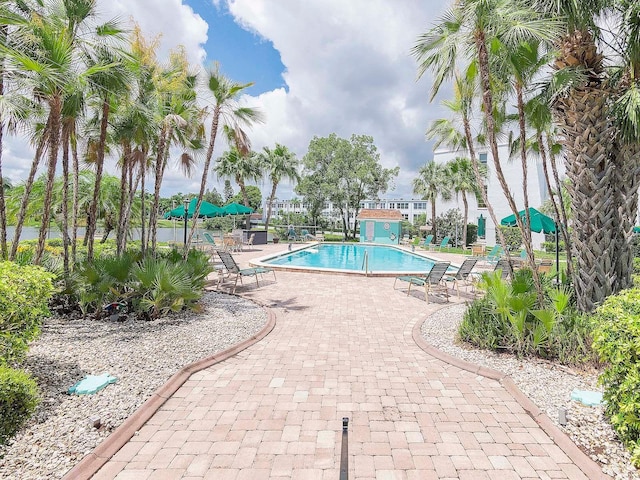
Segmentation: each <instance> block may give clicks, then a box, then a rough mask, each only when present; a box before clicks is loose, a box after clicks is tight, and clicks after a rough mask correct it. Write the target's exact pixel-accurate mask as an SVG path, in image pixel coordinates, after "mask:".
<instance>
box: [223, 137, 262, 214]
mask: <svg viewBox="0 0 640 480" xmlns="http://www.w3.org/2000/svg"><path fill="white" fill-rule="evenodd" d="M260 167H261V165H260V160H259V158H258V155H257V154H256V153H255V152H250V153H249V154H247V155H242V154H241V153H240V152H239V151H238V149H237V148H236V147H235V146H233V147H231V148H230V149H229V150H227V151H226V152H224V153H223V154H222V155H221V156H220V158H218V159H217V160H216V166H215V167H214V171H215V172H216V174H217V175H218V176H219V177H228V178H233V179H234V180H235V182H236V183H237V184H238V187H240V193H241V194H242V203H243V204H244V205H246V206H247V207H248V206H249V197H248V196H247V188H246V181H247V180H249V181H256V180H258V179H260V177H261V176H262V171H261V168H260Z"/></svg>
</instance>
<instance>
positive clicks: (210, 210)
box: [163, 198, 228, 219]
mask: <svg viewBox="0 0 640 480" xmlns="http://www.w3.org/2000/svg"><path fill="white" fill-rule="evenodd" d="M197 201H198V199H197V198H192V199H191V201H190V202H189V209H188V210H187V218H192V217H193V212H195V210H196V202H197ZM225 215H228V213H225V212H224V211H223V210H222V208H221V207H219V206H217V205H214V204H213V203H209V202H205V201H204V200H203V201H202V203H201V204H200V212H199V213H198V218H211V217H224V216H225ZM163 216H164V218H169V219H170V218H184V205H181V206H179V207H177V208H174V209H173V210H171V211H170V212H167V213H165V214H164V215H163Z"/></svg>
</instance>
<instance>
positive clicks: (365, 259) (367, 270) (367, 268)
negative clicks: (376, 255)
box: [361, 250, 369, 277]
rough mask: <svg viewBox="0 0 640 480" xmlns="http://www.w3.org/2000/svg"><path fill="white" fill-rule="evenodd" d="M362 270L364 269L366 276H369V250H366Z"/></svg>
mask: <svg viewBox="0 0 640 480" xmlns="http://www.w3.org/2000/svg"><path fill="white" fill-rule="evenodd" d="M361 270H364V274H365V276H367V277H368V276H369V252H368V251H367V250H365V251H364V258H363V259H362V267H361Z"/></svg>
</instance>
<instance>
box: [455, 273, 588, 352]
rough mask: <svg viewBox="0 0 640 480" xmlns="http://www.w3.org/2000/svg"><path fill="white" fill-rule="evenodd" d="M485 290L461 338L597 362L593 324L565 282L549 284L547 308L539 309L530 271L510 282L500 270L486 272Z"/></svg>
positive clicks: (466, 318) (497, 347) (473, 306)
mask: <svg viewBox="0 0 640 480" xmlns="http://www.w3.org/2000/svg"><path fill="white" fill-rule="evenodd" d="M480 288H482V289H484V290H485V291H486V296H485V297H484V298H481V299H479V300H476V301H474V302H473V303H472V304H471V306H470V307H469V309H468V310H467V312H466V313H465V316H464V319H463V321H462V323H461V324H460V327H459V330H458V334H459V336H460V338H461V339H462V340H464V341H466V342H469V343H471V344H473V345H476V346H478V347H480V348H488V349H491V350H501V351H509V352H512V353H514V354H516V355H520V356H526V355H537V356H540V357H543V358H552V359H558V360H559V361H560V362H561V363H567V364H578V363H585V362H593V361H594V354H593V351H592V349H591V336H590V331H591V323H590V321H589V319H588V318H587V317H586V316H584V315H581V314H580V313H579V312H577V311H576V309H575V308H574V306H573V303H572V298H573V296H572V293H571V291H570V290H568V288H567V287H566V286H560V287H555V286H551V285H550V283H549V284H547V287H546V291H545V300H544V305H543V308H536V307H537V295H536V292H535V289H534V285H533V281H532V273H531V270H529V269H521V270H518V271H516V272H515V273H514V278H513V281H512V282H510V283H509V282H507V281H505V280H503V279H502V278H501V277H500V275H499V274H498V273H495V272H490V273H485V274H483V277H482V281H481V285H480Z"/></svg>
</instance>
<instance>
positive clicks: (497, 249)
mask: <svg viewBox="0 0 640 480" xmlns="http://www.w3.org/2000/svg"><path fill="white" fill-rule="evenodd" d="M502 253H503V250H502V246H501V245H494V247H493V248H492V249H491V251H490V252H489V253H488V254H487V256H486V257H485V260H486V262H487V263H490V264H491V265H495V264H496V263H498V260H500V258H501V257H502Z"/></svg>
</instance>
